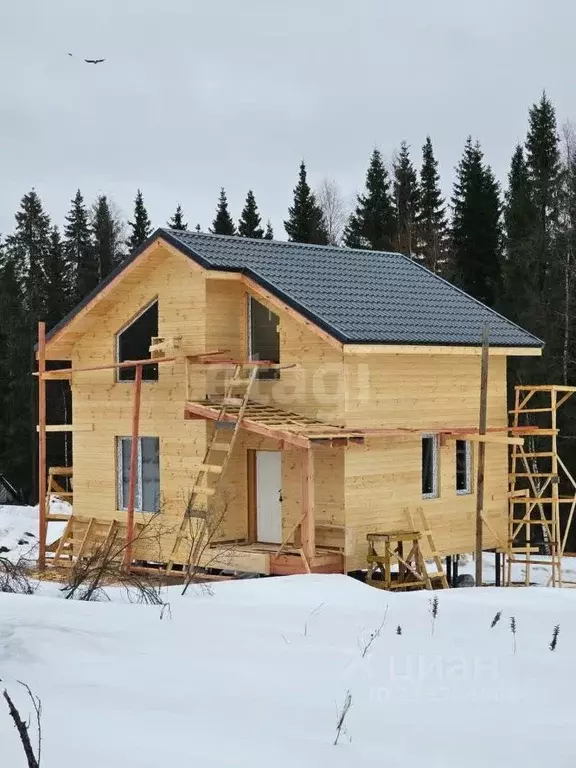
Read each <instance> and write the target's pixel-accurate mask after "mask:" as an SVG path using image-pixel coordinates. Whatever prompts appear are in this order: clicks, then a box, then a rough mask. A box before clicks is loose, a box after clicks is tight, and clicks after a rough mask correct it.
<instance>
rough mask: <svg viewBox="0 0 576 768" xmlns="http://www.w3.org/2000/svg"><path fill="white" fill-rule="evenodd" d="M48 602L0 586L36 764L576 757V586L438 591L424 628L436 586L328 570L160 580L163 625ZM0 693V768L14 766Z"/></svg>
mask: <svg viewBox="0 0 576 768" xmlns="http://www.w3.org/2000/svg"><path fill="white" fill-rule="evenodd" d="M31 514H32V513H31ZM3 515H4V511H3V510H0V528H1V527H2V524H4V528H6V527H9V525H6V522H5V520H4V517H3ZM3 520H4V523H2V522H1V521H3ZM27 530H28V531H29V532H32V531H31V529H30V526H28V527H27ZM58 595H59V593H58V585H57V584H53V583H45V584H43V585H42V586H41V588H40V589H39V591H38V593H37V594H36V595H34V596H20V595H10V594H0V677H1V678H2V681H3V684H4V685H6V686H7V687H8V689H9V691H10V692H11V693H12V695H13V696H14V698H15V700H16V701H17V703H18V704H19V705H20V706H21V709H22V712H23V713H26V714H27V713H28V712H29V710H30V707H29V703H28V702H27V699H26V696H25V694H24V691H23V690H21V688H20V686H19V685H18V683H17V680H23V681H25V682H26V683H28V684H29V685H30V686H31V687H32V689H33V690H34V692H35V693H36V694H38V695H39V696H40V698H41V699H42V705H43V717H42V725H43V757H42V768H53V767H54V768H56V767H57V768H78V766H82V768H120V767H122V768H126V767H127V766H128V767H129V766H138V768H156V767H157V766H158V767H159V766H167V765H168V766H170V765H171V766H195V765H198V766H202V768H216V767H217V768H245V767H246V768H248V767H250V768H264V767H266V768H270V766H271V765H275V766H278V767H279V768H284V766H286V768H288V766H290V768H293V767H294V766H299V767H300V768H303V767H306V768H308V767H310V768H312V766H313V767H314V768H318V767H320V766H331V767H332V766H334V767H335V768H340V767H342V768H359V767H360V766H362V765H369V766H386V767H388V766H406V765H419V764H420V765H425V766H427V768H428V767H430V768H436V766H444V765H447V764H453V765H465V766H466V768H476V767H478V768H486V767H487V766H489V765H494V766H500V765H504V764H506V765H509V766H512V768H514V767H515V766H522V767H523V768H527V767H531V766H534V767H535V768H536V767H538V768H542V766H544V765H547V764H553V765H555V766H556V768H562V767H563V766H570V767H571V768H572V766H573V764H574V757H575V755H576V729H572V727H571V725H572V714H571V713H572V712H573V710H572V706H573V701H574V680H575V679H576V656H575V654H574V651H573V648H574V644H575V641H576V590H572V589H565V590H551V589H542V588H531V589H522V588H518V589H495V588H490V589H483V590H474V589H459V590H450V591H441V592H436V593H434V596H437V597H438V614H437V617H436V620H435V622H434V625H433V622H432V616H431V612H430V598H431V594H430V593H429V592H415V593H405V594H390V593H387V592H383V591H380V590H376V589H373V588H371V587H367V586H365V585H363V584H361V583H360V582H357V581H354V580H352V579H349V578H347V577H345V576H338V575H333V576H319V575H313V576H293V577H283V578H273V579H259V580H257V579H250V580H245V581H236V582H225V583H218V584H216V585H215V586H214V587H213V594H207V593H206V592H204V591H200V590H199V589H198V590H196V591H194V592H189V593H188V594H187V595H186V596H185V597H181V596H180V594H179V588H177V587H175V588H171V589H170V590H167V591H166V593H165V595H164V599H165V600H166V601H167V602H168V603H169V604H170V614H171V616H170V615H167V611H166V610H165V612H164V618H163V619H161V618H160V615H161V614H160V608H159V607H154V606H142V605H133V604H128V603H126V602H122V601H121V596H120V594H119V593H115V592H114V590H110V596H111V597H112V602H100V603H82V602H72V601H65V600H63V599H62V598H61V597H59V596H58ZM498 612H500V613H501V617H500V620H499V621H498V622H497V623H496V625H495V626H494V627H493V628H491V623H492V622H493V620H494V617H495V615H496V614H497V613H498ZM512 616H514V618H515V621H516V627H517V629H516V634H515V636H514V635H513V634H512V632H511V630H510V619H511V617H512ZM383 622H384V625H383V626H382V624H383ZM556 624H560V634H559V637H558V644H557V647H556V650H555V651H551V650H550V649H549V644H550V641H551V639H552V632H553V628H554V626H555V625H556ZM380 627H381V629H380V630H379V628H380ZM398 627H400V632H401V634H399V633H398ZM372 635H375V636H374V637H373V638H372V637H371V636H372ZM514 640H515V641H516V650H514ZM367 645H369V647H368V648H367ZM347 692H350V696H351V706H350V709H349V712H348V716H347V718H346V720H345V723H344V730H345V733H344V732H343V733H342V735H341V737H340V740H339V743H338V745H337V746H334V744H333V741H334V738H335V735H336V722H337V718H338V711H339V708H340V707H341V706H342V704H343V703H344V701H345V698H346V695H347ZM2 704H3V702H2V701H1V700H0V765H1V766H8V767H9V768H20V766H23V767H24V766H25V765H26V763H25V760H24V756H23V753H22V751H21V746H20V744H19V741H18V738H17V734H16V731H15V729H14V727H13V725H12V721H11V720H10V718H9V716H8V714H7V712H3V711H2Z"/></svg>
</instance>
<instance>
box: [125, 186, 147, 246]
mask: <svg viewBox="0 0 576 768" xmlns="http://www.w3.org/2000/svg"><path fill="white" fill-rule="evenodd" d="M128 225H129V226H130V227H131V229H132V234H131V235H130V237H129V238H128V242H127V245H128V248H129V249H130V251H135V250H136V248H139V247H140V246H141V245H142V243H144V242H145V241H146V240H147V239H148V238H149V237H150V235H151V234H152V224H151V222H150V219H149V218H148V211H147V210H146V207H145V205H144V197H143V195H142V192H141V190H138V191H137V192H136V197H135V199H134V221H129V222H128Z"/></svg>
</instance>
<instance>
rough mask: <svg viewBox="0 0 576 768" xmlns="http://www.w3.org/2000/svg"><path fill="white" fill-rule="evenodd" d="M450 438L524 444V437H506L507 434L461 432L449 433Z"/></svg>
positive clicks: (477, 441)
mask: <svg viewBox="0 0 576 768" xmlns="http://www.w3.org/2000/svg"><path fill="white" fill-rule="evenodd" d="M447 439H448V440H471V441H472V442H473V443H495V444H497V445H524V438H523V437H506V436H505V435H491V434H490V433H488V434H486V435H478V434H461V435H447Z"/></svg>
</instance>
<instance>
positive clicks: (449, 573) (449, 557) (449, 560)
mask: <svg viewBox="0 0 576 768" xmlns="http://www.w3.org/2000/svg"><path fill="white" fill-rule="evenodd" d="M445 569H446V579H447V581H448V584H449V585H450V586H453V585H452V555H446V565H445Z"/></svg>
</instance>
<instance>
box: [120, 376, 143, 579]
mask: <svg viewBox="0 0 576 768" xmlns="http://www.w3.org/2000/svg"><path fill="white" fill-rule="evenodd" d="M141 391H142V366H141V365H137V366H136V375H135V378H134V395H133V401H132V442H131V444H130V477H129V481H128V504H127V510H126V550H125V553H124V567H125V568H126V570H130V565H131V563H132V541H133V540H134V506H135V501H136V470H137V463H138V442H139V440H138V438H139V428H140V394H141Z"/></svg>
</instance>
